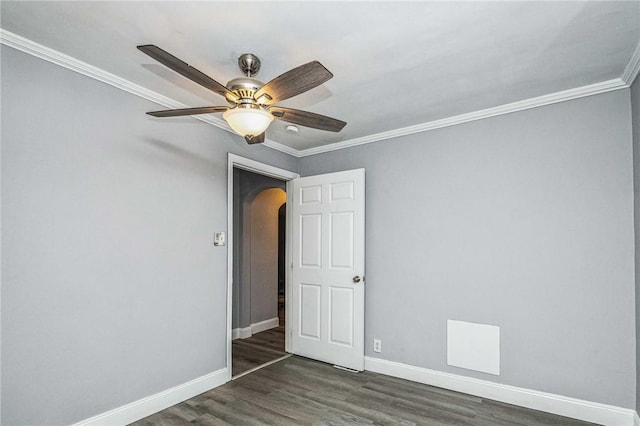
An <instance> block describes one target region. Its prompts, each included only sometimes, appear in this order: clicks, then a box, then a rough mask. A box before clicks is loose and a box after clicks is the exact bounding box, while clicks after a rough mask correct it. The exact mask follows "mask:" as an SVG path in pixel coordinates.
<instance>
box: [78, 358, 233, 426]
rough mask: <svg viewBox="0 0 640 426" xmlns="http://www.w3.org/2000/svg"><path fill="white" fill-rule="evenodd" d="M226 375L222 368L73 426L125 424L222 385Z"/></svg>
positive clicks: (114, 425)
mask: <svg viewBox="0 0 640 426" xmlns="http://www.w3.org/2000/svg"><path fill="white" fill-rule="evenodd" d="M227 376H228V373H227V369H226V368H222V369H220V370H217V371H214V372H213V373H209V374H206V375H204V376H202V377H198V378H197V379H193V380H191V381H188V382H186V383H183V384H181V385H178V386H174V387H172V388H170V389H167V390H165V391H162V392H158V393H156V394H154V395H151V396H148V397H146V398H142V399H139V400H137V401H135V402H132V403H130V404H126V405H123V406H121V407H118V408H114V409H113V410H109V411H107V412H105V413H102V414H98V415H97V416H94V417H91V418H89V419H86V420H82V421H81V422H78V423H75V424H74V425H73V426H90V425H91V426H94V425H95V426H98V425H111V426H116V425H127V424H129V423H132V422H135V421H137V420H140V419H143V418H145V417H147V416H150V415H151V414H154V413H157V412H158V411H161V410H164V409H165V408H169V407H171V406H172V405H176V404H178V403H180V402H182V401H185V400H187V399H189V398H193V397H194V396H196V395H200V394H201V393H203V392H206V391H208V390H211V389H213V388H216V387H218V386H220V385H223V384H225V383H226V382H227Z"/></svg>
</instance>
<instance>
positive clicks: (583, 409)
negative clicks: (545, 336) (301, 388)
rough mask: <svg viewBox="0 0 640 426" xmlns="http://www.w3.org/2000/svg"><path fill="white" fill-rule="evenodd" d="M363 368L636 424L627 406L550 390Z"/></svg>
mask: <svg viewBox="0 0 640 426" xmlns="http://www.w3.org/2000/svg"><path fill="white" fill-rule="evenodd" d="M364 366H365V367H364V368H365V370H369V371H373V372H375V373H381V374H386V375H388V376H393V377H398V378H402V379H406V380H411V381H414V382H419V383H424V384H427V385H432V386H437V387H440V388H445V389H450V390H454V391H457V392H462V393H467V394H470V395H475V396H480V397H483V398H487V399H493V400H496V401H500V402H505V403H508V404H513V405H518V406H521V407H526V408H531V409H534V410H540V411H545V412H548V413H553V414H558V415H560V416H565V417H571V418H574V419H579V420H584V421H588V422H593V423H598V424H602V425H611V426H634V417H635V419H636V420H635V425H636V426H638V420H637V413H636V412H635V411H634V410H630V409H628V408H621V407H615V406H612V405H606V404H600V403H597V402H591V401H584V400H580V399H576V398H570V397H566V396H561V395H554V394H551V393H546V392H540V391H535V390H531V389H525V388H518V387H515V386H509V385H502V384H499V383H493V382H489V381H487V380H480V379H474V378H471V377H465V376H459V375H457V374H451V373H444V372H441V371H435V370H429V369H427V368H421V367H415V366H412V365H408V364H402V363H399V362H393V361H386V360H383V359H378V358H371V357H365V360H364Z"/></svg>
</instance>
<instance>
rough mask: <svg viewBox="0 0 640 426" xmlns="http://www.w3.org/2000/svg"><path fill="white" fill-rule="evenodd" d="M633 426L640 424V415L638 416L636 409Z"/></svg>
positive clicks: (639, 425)
mask: <svg viewBox="0 0 640 426" xmlns="http://www.w3.org/2000/svg"><path fill="white" fill-rule="evenodd" d="M633 426H640V417H639V416H638V412H637V411H636V412H635V414H634V416H633Z"/></svg>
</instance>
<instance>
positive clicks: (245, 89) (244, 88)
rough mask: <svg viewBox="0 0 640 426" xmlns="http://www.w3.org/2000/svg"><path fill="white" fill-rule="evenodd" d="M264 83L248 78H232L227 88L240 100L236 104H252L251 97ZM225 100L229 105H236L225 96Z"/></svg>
mask: <svg viewBox="0 0 640 426" xmlns="http://www.w3.org/2000/svg"><path fill="white" fill-rule="evenodd" d="M262 86H264V83H263V82H261V81H260V80H256V79H255V78H250V77H240V78H234V79H233V80H231V81H229V82H228V83H227V87H228V88H229V89H230V90H231V91H233V92H235V93H236V94H237V95H238V97H239V98H240V100H239V101H238V103H241V104H243V103H253V102H255V101H254V100H253V95H254V94H255V93H256V92H257V91H258V90H259V89H260V88H261V87H262ZM227 100H228V101H229V102H231V103H236V101H235V100H233V99H229V97H228V96H227Z"/></svg>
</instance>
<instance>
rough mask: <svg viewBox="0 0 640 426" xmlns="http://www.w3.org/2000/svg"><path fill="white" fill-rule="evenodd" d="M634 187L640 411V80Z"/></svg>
mask: <svg viewBox="0 0 640 426" xmlns="http://www.w3.org/2000/svg"><path fill="white" fill-rule="evenodd" d="M631 121H632V126H633V185H634V186H633V189H634V195H635V197H634V205H635V208H634V218H635V242H636V411H640V80H639V79H637V78H636V81H635V82H634V83H633V85H631Z"/></svg>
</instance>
